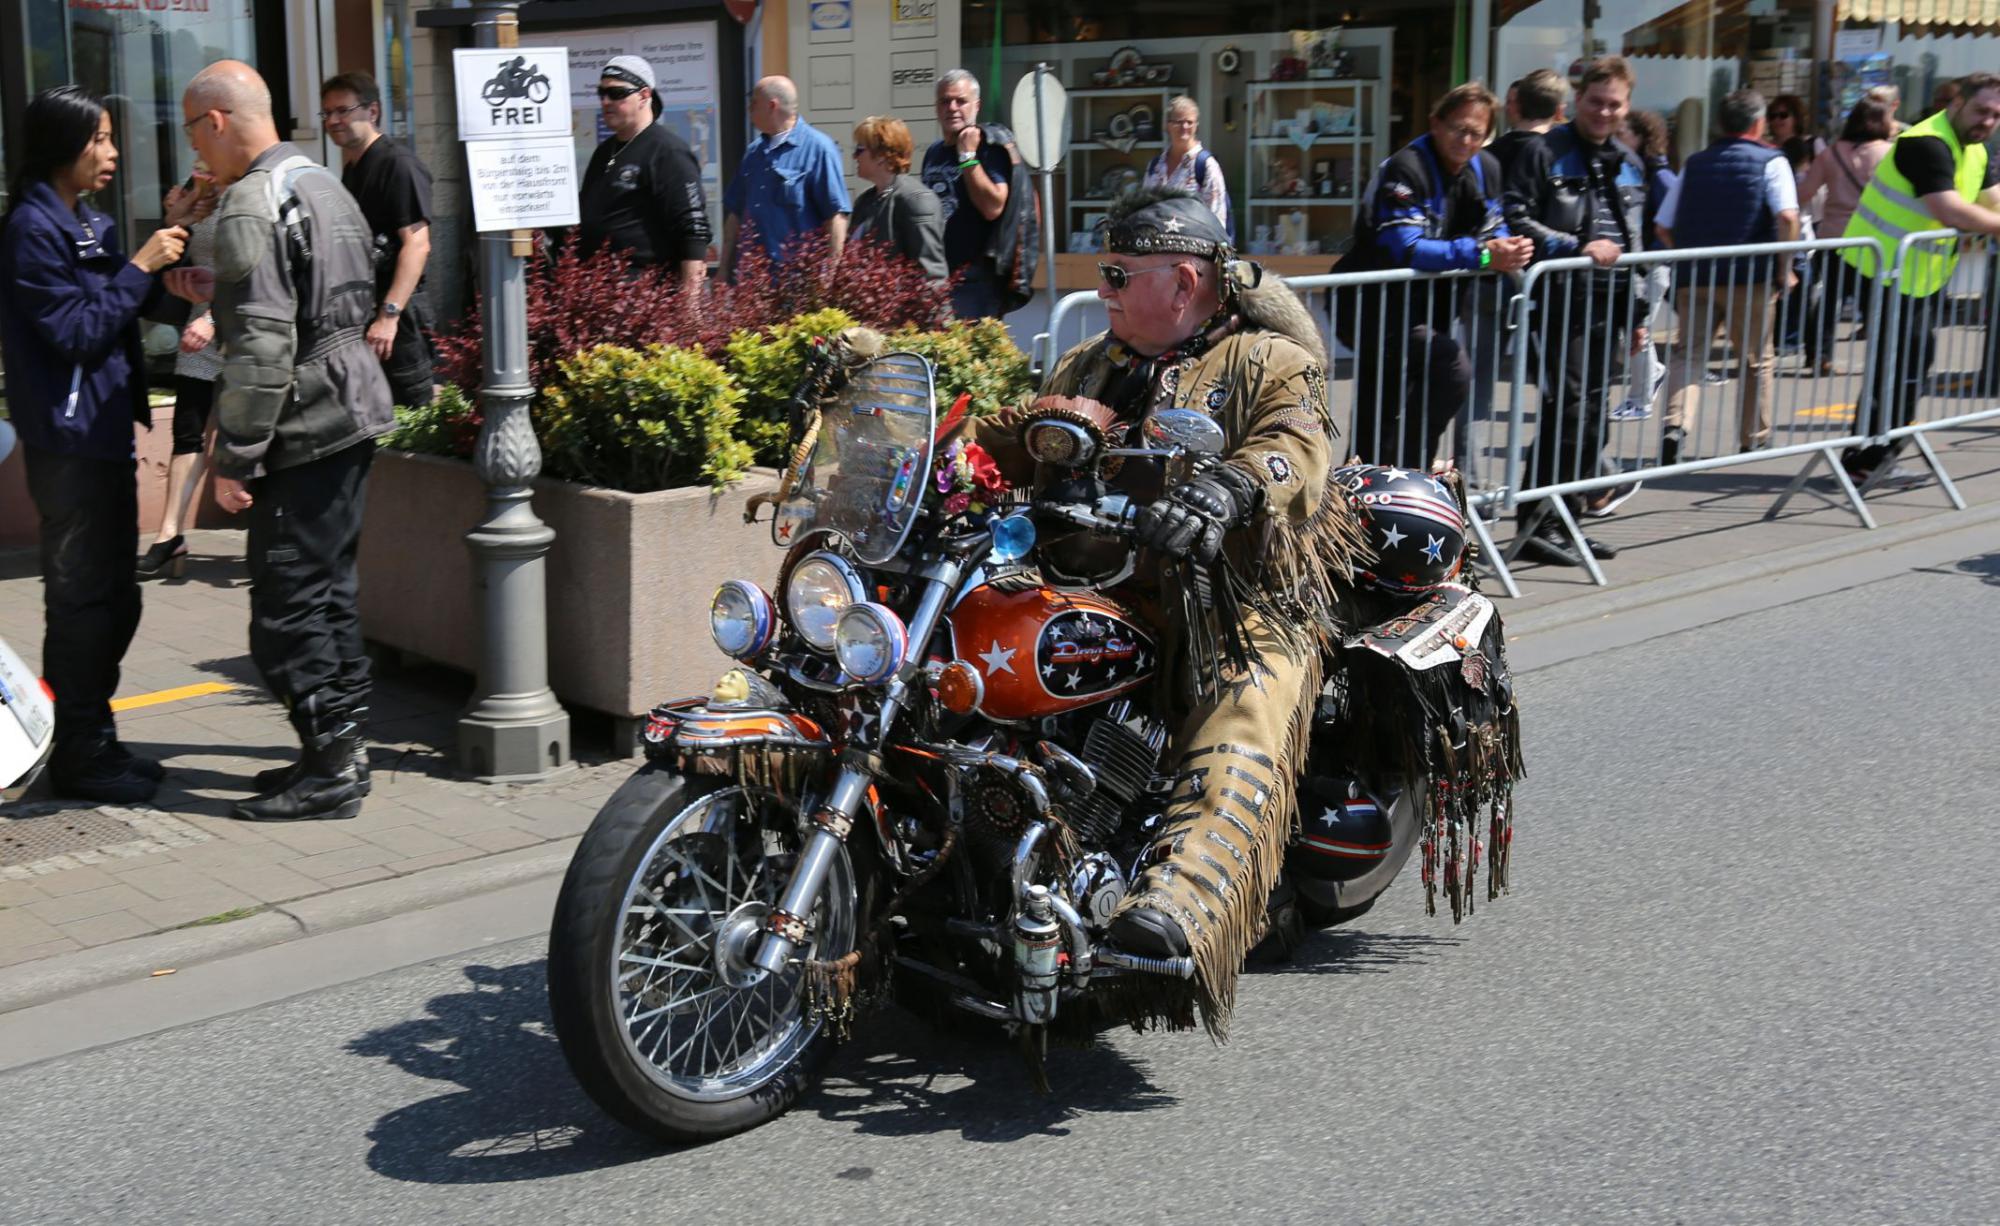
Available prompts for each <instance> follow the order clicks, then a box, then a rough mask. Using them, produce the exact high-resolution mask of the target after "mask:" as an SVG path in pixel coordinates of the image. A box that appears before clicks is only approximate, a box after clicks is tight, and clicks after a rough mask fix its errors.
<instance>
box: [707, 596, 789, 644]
mask: <svg viewBox="0 0 2000 1226" xmlns="http://www.w3.org/2000/svg"><path fill="white" fill-rule="evenodd" d="M708 632H709V634H711V635H713V636H714V638H715V645H716V646H717V647H720V648H721V649H722V654H723V655H726V656H728V657H729V658H730V659H732V660H752V659H755V658H756V657H758V656H760V655H762V654H763V653H764V649H765V648H766V647H769V646H770V645H771V639H772V638H773V637H775V636H776V635H777V632H778V609H777V606H776V605H774V604H773V603H772V601H771V596H770V593H768V592H766V591H765V590H764V589H763V588H761V587H758V586H757V585H756V584H754V583H746V582H744V581H743V580H741V579H731V580H730V581H729V582H727V583H725V584H723V585H722V586H721V587H719V588H717V589H715V600H714V601H713V602H711V603H710V604H709V606H708Z"/></svg>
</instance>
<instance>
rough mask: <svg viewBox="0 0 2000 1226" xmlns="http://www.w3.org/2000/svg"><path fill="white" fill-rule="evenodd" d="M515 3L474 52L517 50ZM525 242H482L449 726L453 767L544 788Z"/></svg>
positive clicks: (556, 731) (554, 754)
mask: <svg viewBox="0 0 2000 1226" xmlns="http://www.w3.org/2000/svg"><path fill="white" fill-rule="evenodd" d="M518 3H519V0H497V2H491V3H485V4H482V5H481V6H480V12H479V16H478V19H477V20H476V21H475V22H474V24H473V29H474V32H475V33H476V35H477V41H478V43H479V45H480V46H482V47H499V46H505V47H511V46H515V45H516V44H517V41H518V25H517V17H516V14H515V12H514V10H515V8H516V7H517V6H518ZM526 237H527V236H526V235H525V234H516V233H495V234H481V235H480V236H479V282H480V285H479V289H480V317H481V319H482V320H483V321H484V328H485V340H484V345H483V348H484V350H485V352H484V355H483V356H484V359H485V362H484V365H485V370H484V375H485V378H484V380H483V388H482V390H481V392H480V404H481V408H482V409H483V411H484V418H485V420H484V422H483V423H482V424H481V426H480V428H479V444H478V447H477V448H476V449H475V450H474V452H473V464H474V466H475V467H476V468H477V469H478V470H479V476H480V479H481V480H483V481H484V482H486V518H485V519H484V520H482V521H481V522H480V524H479V526H478V527H476V528H474V529H473V530H472V531H470V532H468V533H466V534H465V543H466V544H467V545H468V546H469V547H470V548H471V549H472V564H473V569H474V572H475V574H476V575H477V576H478V578H477V583H478V586H479V598H480V599H479V609H480V615H481V617H482V618H483V619H484V625H485V629H486V635H485V641H484V642H483V643H482V644H481V647H480V653H479V683H478V689H477V691H476V692H475V693H474V695H473V699H472V705H471V706H470V707H469V708H467V710H466V712H465V714H464V715H463V716H461V717H460V718H459V721H458V765H459V769H460V770H462V771H464V772H465V773H466V774H468V775H471V776H472V777H474V778H475V779H480V780H483V781H485V782H488V783H509V782H524V781H528V780H535V779H546V778H548V777H549V776H550V775H552V774H555V773H556V772H558V771H564V770H568V769H570V768H571V767H572V766H574V765H575V764H574V763H572V762H571V761H570V757H569V714H568V713H567V712H566V711H564V710H563V709H562V704H560V703H558V702H557V701H556V696H555V693H554V691H552V690H550V689H549V617H548V578H547V569H546V567H545V565H544V563H543V559H544V558H545V557H546V556H547V554H548V552H549V545H550V543H551V542H553V541H554V540H555V539H556V534H555V530H554V529H552V528H550V527H549V526H548V525H547V524H544V523H543V522H542V521H541V520H539V519H537V518H536V517H535V509H534V507H533V505H532V504H531V503H530V501H529V499H530V496H531V494H532V492H533V490H532V487H533V485H534V481H535V474H536V473H539V472H540V471H541V470H542V448H541V444H540V443H539V442H538V441H537V440H536V438H535V427H534V425H533V423H532V422H530V421H529V419H528V403H529V400H530V399H531V398H532V397H533V396H534V394H535V389H534V387H533V386H532V385H531V384H529V382H528V302H527V278H526V272H525V270H524V269H523V267H522V260H521V257H522V255H523V254H524V252H523V251H522V250H521V248H522V247H525V246H526V243H525V241H523V242H521V243H520V244H519V245H518V246H517V242H516V240H517V239H519V240H525V239H526Z"/></svg>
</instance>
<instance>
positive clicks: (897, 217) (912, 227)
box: [847, 115, 951, 281]
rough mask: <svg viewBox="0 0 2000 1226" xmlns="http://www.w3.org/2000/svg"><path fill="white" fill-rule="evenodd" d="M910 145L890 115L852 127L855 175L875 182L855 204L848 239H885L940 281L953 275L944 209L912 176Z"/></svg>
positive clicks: (899, 122)
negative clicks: (946, 247) (946, 248)
mask: <svg viewBox="0 0 2000 1226" xmlns="http://www.w3.org/2000/svg"><path fill="white" fill-rule="evenodd" d="M914 148H915V145H914V144H912V143H911V140H910V129H909V126H908V125H906V124H905V123H904V122H903V121H902V120H900V119H897V118H895V117H894V116H890V115H870V116H869V117H868V118H866V119H864V120H862V121H861V122H860V123H857V124H855V125H854V167H855V173H856V174H858V175H860V176H861V177H862V178H864V179H866V180H868V181H869V182H870V183H873V184H874V185H875V186H873V187H871V188H869V189H868V190H867V191H865V192H862V193H861V198H860V199H858V200H856V201H855V202H854V214H853V217H852V219H851V220H850V221H849V223H848V228H847V241H849V242H854V241H856V240H858V239H863V238H866V239H869V240H870V241H873V242H878V243H883V244H885V245H887V246H889V247H891V248H893V249H895V250H896V251H898V252H900V253H901V254H903V255H905V256H907V257H909V258H910V259H912V260H915V261H916V262H917V263H918V264H919V265H920V266H921V267H922V268H923V270H924V275H925V276H927V277H929V278H930V279H931V280H933V281H942V280H944V279H945V278H947V277H949V276H950V275H951V270H950V269H949V268H947V267H946V266H945V262H944V211H943V210H942V209H941V208H939V207H938V198H937V193H936V192H933V191H932V190H931V189H930V188H928V187H925V186H924V185H923V181H922V180H920V179H915V178H912V177H911V176H910V173H909V170H910V154H911V152H912V150H913V149H914Z"/></svg>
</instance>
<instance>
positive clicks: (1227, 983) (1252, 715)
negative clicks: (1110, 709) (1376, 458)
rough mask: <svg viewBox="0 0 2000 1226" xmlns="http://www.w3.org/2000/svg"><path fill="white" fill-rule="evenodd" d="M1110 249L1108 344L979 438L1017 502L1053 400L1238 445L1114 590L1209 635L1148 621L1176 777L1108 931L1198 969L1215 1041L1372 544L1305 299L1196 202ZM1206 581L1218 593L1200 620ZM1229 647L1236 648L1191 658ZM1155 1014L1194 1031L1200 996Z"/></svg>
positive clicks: (1136, 218)
mask: <svg viewBox="0 0 2000 1226" xmlns="http://www.w3.org/2000/svg"><path fill="white" fill-rule="evenodd" d="M1104 250H1105V252H1106V261H1105V263H1104V264H1101V265H1100V269H1101V270H1102V275H1103V278H1104V283H1103V284H1102V285H1100V286H1099V288H1098V291H1097V292H1098V296H1099V297H1100V298H1102V299H1103V300H1104V304H1105V308H1106V310H1107V313H1108V314H1109V317H1110V329H1109V331H1108V332H1107V333H1104V334H1100V335H1098V336H1096V337H1093V338H1091V339H1089V340H1087V341H1085V342H1083V343H1082V344H1080V345H1078V346H1076V347H1075V348H1073V349H1071V350H1070V351H1069V352H1068V353H1066V354H1064V355H1063V357H1062V359H1061V360H1060V361H1059V362H1058V364H1057V365H1056V367H1055V369H1054V370H1053V371H1052V372H1051V373H1050V375H1049V376H1048V379H1047V381H1046V382H1045V384H1044V385H1043V387H1042V393H1043V399H1042V400H1039V401H1037V402H1036V404H1035V405H1031V406H1029V407H1028V409H1026V410H1022V409H1016V410H1012V411H1010V412H1008V413H1004V414H1001V415H998V416H997V417H995V418H990V419H987V421H985V422H983V423H982V424H981V425H980V426H979V427H978V438H979V441H980V443H981V444H982V445H983V446H984V447H985V448H986V449H987V450H988V451H989V452H991V453H992V454H993V455H994V457H995V460H996V462H998V463H999V464H1000V466H1001V468H1002V469H1003V471H1005V472H1006V474H1007V476H1008V477H1009V479H1010V480H1012V481H1013V482H1014V484H1015V485H1016V487H1017V488H1026V487H1030V486H1033V487H1036V488H1038V489H1045V488H1046V486H1047V485H1048V484H1049V483H1050V482H1051V481H1053V480H1055V479H1056V474H1054V473H1052V472H1039V473H1038V472H1037V470H1036V466H1035V465H1034V463H1033V462H1032V461H1031V460H1029V458H1028V457H1027V455H1026V454H1025V452H1023V450H1022V449H1021V446H1020V443H1019V441H1018V438H1017V432H1018V424H1019V422H1020V421H1021V419H1022V416H1023V414H1024V413H1028V414H1032V413H1034V412H1036V411H1037V406H1041V408H1042V409H1043V410H1044V411H1046V410H1047V409H1048V408H1049V406H1050V405H1052V404H1061V403H1065V402H1055V401H1051V400H1050V399H1049V398H1050V397H1068V398H1075V399H1072V400H1070V401H1067V402H1066V403H1068V404H1071V405H1074V404H1075V403H1076V399H1081V400H1084V401H1097V402H1099V403H1101V404H1103V405H1104V406H1106V407H1108V408H1109V409H1110V410H1112V412H1113V413H1115V415H1116V420H1117V422H1118V423H1119V424H1120V425H1126V426H1129V425H1132V424H1134V423H1136V422H1138V421H1139V420H1141V419H1142V418H1144V417H1145V416H1146V415H1147V414H1148V413H1150V412H1152V411H1155V410H1160V409H1167V408H1184V409H1196V410H1199V411H1201V412H1204V413H1206V414H1207V415H1209V416H1210V417H1211V418H1212V419H1213V420H1214V421H1215V422H1216V423H1217V424H1218V425H1220V426H1221V427H1222V430H1223V434H1224V438H1225V443H1224V449H1223V452H1222V461H1223V462H1222V463H1220V464H1216V465H1213V466H1212V467H1209V468H1206V469H1202V470H1199V471H1195V472H1193V474H1192V475H1190V476H1188V478H1187V479H1186V480H1184V481H1181V482H1180V483H1179V484H1177V485H1174V486H1172V487H1171V488H1169V489H1167V490H1166V492H1165V494H1164V495H1163V496H1161V497H1159V498H1158V499H1156V500H1155V501H1153V502H1152V503H1150V504H1149V505H1147V506H1146V507H1145V508H1144V509H1142V510H1141V511H1140V513H1139V515H1138V518H1137V520H1136V522H1135V535H1136V537H1137V539H1138V541H1139V543H1140V545H1141V546H1142V548H1143V550H1144V552H1143V553H1142V555H1141V557H1140V559H1139V565H1138V567H1137V569H1136V570H1135V571H1134V572H1133V578H1132V579H1131V580H1129V581H1127V583H1125V584H1124V585H1122V586H1121V587H1120V589H1119V594H1120V595H1121V596H1125V597H1128V598H1130V599H1131V600H1132V601H1133V602H1134V603H1135V604H1137V605H1139V606H1140V607H1142V608H1145V609H1150V610H1152V611H1155V612H1158V611H1160V610H1163V609H1165V610H1173V609H1184V610H1187V611H1188V612H1189V613H1190V614H1191V615H1192V616H1193V617H1196V618H1199V619H1201V621H1203V622H1205V623H1206V624H1205V625H1195V626H1190V625H1188V624H1186V622H1185V621H1184V620H1183V618H1182V617H1181V616H1177V615H1173V614H1169V615H1165V616H1159V617H1156V618H1154V619H1153V620H1154V624H1155V625H1157V626H1159V627H1160V630H1161V633H1162V635H1163V637H1164V638H1165V639H1166V640H1167V641H1166V642H1165V644H1164V648H1165V651H1164V655H1165V658H1166V659H1167V660H1168V661H1169V662H1170V663H1169V666H1168V669H1166V670H1163V672H1162V676H1163V677H1165V678H1169V679H1171V680H1172V681H1173V682H1175V683H1176V684H1172V685H1168V686H1163V687H1162V690H1161V695H1160V701H1161V702H1162V703H1163V705H1164V706H1165V707H1166V712H1165V714H1166V717H1167V719H1168V722H1169V725H1170V726H1172V727H1173V728H1174V729H1175V732H1174V737H1173V740H1172V742H1171V749H1172V752H1173V753H1175V754H1177V755H1178V757H1177V761H1175V763H1174V766H1175V769H1176V770H1177V772H1178V773H1177V776H1176V784H1175V790H1174V794H1173V798H1172V801H1171V803H1170V806H1169V809H1168V813H1167V820H1166V822H1165V824H1164V825H1163V826H1162V828H1161V831H1160V834H1159V836H1158V838H1157V839H1156V841H1155V843H1154V845H1153V848H1152V851H1151V853H1150V854H1149V856H1148V860H1149V861H1150V863H1149V864H1148V866H1147V867H1146V868H1145V870H1144V872H1143V873H1142V874H1141V877H1140V879H1139V881H1138V882H1137V883H1135V885H1134V887H1133V889H1132V891H1131V892H1130V894H1129V895H1128V897H1127V899H1126V901H1125V902H1124V904H1123V905H1122V906H1121V908H1120V910H1119V912H1118V913H1117V915H1116V916H1115V917H1114V918H1113V920H1112V923H1111V926H1110V931H1109V935H1110V937H1111V939H1112V940H1113V941H1114V942H1115V943H1117V944H1118V945H1120V946H1121V947H1123V948H1124V949H1126V950H1128V951H1129V952H1133V953H1139V954H1145V955H1150V956H1185V955H1188V954H1192V955H1193V956H1194V959H1195V964H1196V985H1197V989H1198V990H1197V993H1196V996H1195V999H1194V1002H1193V1003H1194V1004H1196V1005H1198V1006H1199V1008H1200V1011H1201V1015H1202V1020H1203V1022H1204V1024H1205V1025H1206V1026H1207V1027H1208V1029H1209V1030H1210V1031H1211V1033H1214V1034H1217V1035H1218V1036H1219V1035H1221V1034H1222V1033H1223V1032H1224V1031H1225V1029H1226V1027H1227V1024H1228V1018H1229V1012H1230V1009H1231V1005H1232V1003H1233V1000H1234V996H1235V983H1236V976H1237V972H1238V971H1239V969H1240V968H1241V966H1242V963H1243V959H1244V956H1245V954H1246V953H1247V952H1248V950H1249V949H1250V947H1251V946H1252V945H1253V944H1255V942H1256V940H1257V939H1258V937H1259V936H1260V935H1261V933H1262V930H1263V928H1264V924H1265V908H1266V902H1267V900H1268V898H1269V896H1270V894H1271V890H1272V887H1273V885H1274V884H1275V882H1276V879H1277V876H1278V871H1279V868H1280V866H1281V865H1282V862H1283V857H1284V850H1285V844H1286V840H1287V838H1288V837H1289V835H1290V832H1291V828H1292V824H1293V821H1294V812H1293V810H1294V805H1293V785H1294V780H1295V778H1296V776H1297V773H1298V768H1299V766H1300V764H1301V762H1302V760H1303V758H1304V755H1305V752H1306V741H1307V729H1308V727H1309V724H1310V719H1311V714H1312V710H1313V704H1314V701H1315V698H1316V696H1317V694H1318V691H1319V687H1320V681H1321V647H1322V644H1323V643H1324V642H1325V641H1326V640H1327V638H1329V637H1330V636H1331V635H1332V633H1333V632H1334V619H1335V600H1336V596H1335V592H1336V590H1337V589H1336V584H1337V582H1339V581H1340V580H1341V579H1344V578H1345V577H1346V576H1347V574H1348V572H1349V563H1350V561H1351V560H1353V559H1354V558H1355V557H1356V555H1357V553H1358V552H1359V550H1360V549H1361V545H1360V543H1359V536H1358V532H1359V529H1358V527H1357V525H1356V522H1355V520H1354V517H1353V514H1352V512H1351V511H1350V510H1349V508H1348V505H1347V503H1346V502H1345V501H1344V500H1343V499H1341V498H1338V497H1334V496H1332V495H1330V494H1329V492H1328V486H1327V475H1328V473H1329V471H1330V470H1331V469H1332V468H1333V466H1334V465H1335V464H1336V463H1337V462H1338V459H1339V456H1338V452H1337V450H1336V444H1335V441H1334V435H1335V430H1334V426H1333V422H1332V418H1331V416H1330V413H1329V408H1328V402H1327V387H1326V374H1325V370H1326V367H1325V355H1324V350H1323V347H1322V345H1321V342H1320V338H1319V334H1318V330H1317V328H1316V327H1315V326H1314V324H1313V322H1312V319H1311V317H1310V316H1309V315H1308V314H1307V312H1306V309H1305V306H1304V304H1303V303H1302V302H1301V301H1300V300H1299V298H1298V296H1297V294H1295V293H1294V292H1293V291H1292V290H1291V289H1290V288H1288V287H1286V286H1285V285H1284V284H1283V282H1281V281H1279V280H1278V279H1277V278H1275V277H1274V278H1271V279H1270V281H1269V283H1268V284H1265V283H1263V282H1262V276H1261V269H1259V268H1257V267H1256V266H1255V265H1251V264H1247V263H1243V262H1240V261H1237V260H1236V259H1235V257H1234V252H1233V251H1232V250H1231V249H1230V245H1229V240H1228V235H1227V233H1226V232H1225V231H1224V230H1223V228H1222V226H1221V223H1219V222H1218V221H1217V220H1216V218H1215V214H1214V213H1212V212H1210V211H1209V209H1208V208H1207V206H1206V205H1204V204H1203V203H1202V202H1201V200H1200V199H1199V198H1198V197H1196V196H1194V195H1193V194H1191V193H1189V192H1186V191H1184V190H1180V189H1168V188H1159V187H1154V188H1144V189H1139V190H1136V191H1133V192H1130V193H1128V194H1127V195H1126V196H1124V197H1122V198H1121V200H1120V201H1119V203H1118V204H1116V205H1114V206H1113V207H1112V208H1111V210H1110V216H1109V220H1108V222H1107V225H1106V230H1105V246H1104ZM1149 467H1150V466H1149V465H1145V464H1139V463H1127V464H1126V466H1125V467H1124V468H1123V469H1121V470H1120V471H1119V478H1120V480H1117V481H1115V482H1114V483H1117V484H1121V485H1124V486H1126V487H1127V488H1128V489H1130V491H1131V492H1133V493H1134V494H1135V495H1137V494H1138V493H1139V489H1138V488H1137V487H1139V486H1140V485H1141V484H1143V481H1144V474H1142V473H1141V472H1140V471H1139V470H1142V469H1147V468H1149ZM1149 492H1150V491H1149ZM1197 575H1199V576H1200V577H1201V580H1202V582H1201V583H1200V585H1199V586H1200V587H1201V588H1202V589H1203V590H1204V591H1205V593H1206V596H1205V598H1204V599H1203V600H1201V601H1199V602H1189V601H1188V600H1187V597H1188V596H1189V595H1190V591H1191V588H1193V587H1194V586H1195V583H1194V580H1195V577H1196V576H1197ZM1205 606H1207V607H1210V610H1211V611H1207V612H1202V611H1201V610H1202V609H1203V608H1204V607H1205ZM1176 640H1178V641H1176ZM1217 642H1219V643H1221V644H1223V647H1222V649H1221V650H1214V649H1210V648H1203V647H1200V646H1197V645H1198V644H1202V643H1209V644H1214V643H1217ZM1149 1008H1150V1011H1151V1012H1152V1013H1153V1014H1154V1015H1155V1016H1159V1017H1162V1018H1163V1019H1164V1020H1167V1021H1169V1022H1170V1023H1181V1024H1185V1023H1186V1022H1188V1021H1189V1020H1191V1018H1190V1014H1189V1011H1188V1010H1187V1008H1186V1002H1185V1001H1184V1000H1183V1001H1178V1002H1165V1001H1163V1002H1162V1003H1160V1004H1159V1005H1157V1006H1149Z"/></svg>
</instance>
